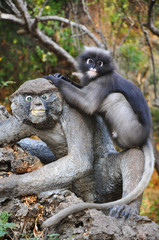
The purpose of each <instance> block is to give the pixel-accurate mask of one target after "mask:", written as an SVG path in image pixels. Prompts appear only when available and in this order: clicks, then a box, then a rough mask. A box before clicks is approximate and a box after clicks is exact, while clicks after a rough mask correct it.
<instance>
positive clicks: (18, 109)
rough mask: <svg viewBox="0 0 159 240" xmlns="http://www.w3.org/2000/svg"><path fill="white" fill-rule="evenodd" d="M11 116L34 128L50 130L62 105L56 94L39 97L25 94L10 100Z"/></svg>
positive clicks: (50, 93)
mask: <svg viewBox="0 0 159 240" xmlns="http://www.w3.org/2000/svg"><path fill="white" fill-rule="evenodd" d="M11 108H12V112H13V114H14V115H15V116H16V117H17V118H18V119H20V120H21V121H23V122H24V123H26V124H28V125H32V126H33V127H35V128H50V127H52V126H54V125H55V123H56V122H57V120H58V118H59V116H60V114H61V111H62V104H61V101H60V99H59V98H58V94H57V92H45V93H43V94H41V95H39V94H38V95H37V94H30V93H25V94H24V95H17V96H15V97H14V98H13V99H12V105H11Z"/></svg>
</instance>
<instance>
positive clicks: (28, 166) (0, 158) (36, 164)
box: [0, 145, 43, 176]
mask: <svg viewBox="0 0 159 240" xmlns="http://www.w3.org/2000/svg"><path fill="white" fill-rule="evenodd" d="M42 166H43V164H42V163H41V162H40V160H39V159H38V158H37V157H35V156H32V155H30V154H29V153H28V152H24V150H23V149H21V148H20V147H17V146H16V145H15V146H14V147H13V148H12V147H10V146H5V147H3V148H0V171H1V176H3V175H4V176H5V174H6V173H7V172H12V173H26V172H32V171H33V170H36V169H38V168H40V167H42Z"/></svg>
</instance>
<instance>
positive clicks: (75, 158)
mask: <svg viewBox="0 0 159 240" xmlns="http://www.w3.org/2000/svg"><path fill="white" fill-rule="evenodd" d="M61 124H62V127H63V129H64V133H65V136H66V139H67V143H68V155H66V156H64V157H63V158H60V159H58V160H57V161H56V162H53V163H50V164H48V165H45V166H44V167H42V168H40V169H38V170H36V171H33V172H31V173H26V174H23V175H18V176H10V177H8V178H5V179H0V198H1V200H2V201H4V200H5V199H10V198H11V197H13V196H19V195H25V194H33V193H35V194H38V193H40V192H42V191H49V190H51V189H58V188H63V187H67V186H69V185H70V184H71V183H72V182H73V181H75V180H77V179H79V178H81V177H84V176H86V175H88V174H89V172H90V171H91V169H92V161H93V156H92V155H93V146H92V141H93V133H92V128H91V123H90V120H89V119H87V117H86V118H83V117H82V115H81V114H80V113H78V112H77V111H75V110H74V109H71V108H69V107H67V106H65V107H64V108H63V115H62V116H61ZM86 133H87V135H86ZM49 137H50V136H49ZM86 138H87V140H88V141H87V142H86V144H83V140H84V139H86Z"/></svg>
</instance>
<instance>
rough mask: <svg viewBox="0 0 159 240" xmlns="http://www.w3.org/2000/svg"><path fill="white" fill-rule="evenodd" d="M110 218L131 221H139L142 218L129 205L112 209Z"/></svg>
mask: <svg viewBox="0 0 159 240" xmlns="http://www.w3.org/2000/svg"><path fill="white" fill-rule="evenodd" d="M109 216H111V217H115V218H124V219H129V220H135V221H137V220H139V218H140V217H142V216H140V215H139V213H138V211H137V210H135V209H133V208H132V207H131V206H128V205H117V206H114V207H112V208H111V209H110V211H109Z"/></svg>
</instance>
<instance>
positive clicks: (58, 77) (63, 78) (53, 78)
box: [44, 73, 83, 88]
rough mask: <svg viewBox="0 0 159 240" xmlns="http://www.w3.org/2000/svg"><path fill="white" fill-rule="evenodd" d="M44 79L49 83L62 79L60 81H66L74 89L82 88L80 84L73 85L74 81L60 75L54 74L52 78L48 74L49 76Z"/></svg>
mask: <svg viewBox="0 0 159 240" xmlns="http://www.w3.org/2000/svg"><path fill="white" fill-rule="evenodd" d="M44 78H45V79H47V80H50V81H51V83H52V82H53V81H54V80H55V81H56V80H58V79H62V80H64V81H66V82H69V83H71V84H72V85H74V86H76V87H78V88H82V87H83V86H81V85H80V84H78V83H75V82H74V81H72V80H70V79H69V78H67V77H66V76H64V75H61V73H55V74H54V76H52V75H51V74H50V75H49V76H45V77H44Z"/></svg>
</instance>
